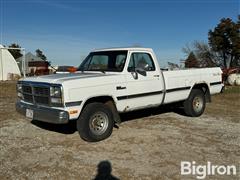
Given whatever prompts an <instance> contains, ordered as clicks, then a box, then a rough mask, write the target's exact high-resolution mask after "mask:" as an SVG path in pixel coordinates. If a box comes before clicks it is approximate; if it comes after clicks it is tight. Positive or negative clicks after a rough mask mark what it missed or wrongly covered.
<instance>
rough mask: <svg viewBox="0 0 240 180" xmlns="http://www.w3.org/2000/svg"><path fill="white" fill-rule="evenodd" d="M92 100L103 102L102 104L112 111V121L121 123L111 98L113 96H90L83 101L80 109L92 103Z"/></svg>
mask: <svg viewBox="0 0 240 180" xmlns="http://www.w3.org/2000/svg"><path fill="white" fill-rule="evenodd" d="M94 102H99V103H103V104H105V105H107V106H108V107H109V108H110V109H111V111H112V113H113V118H114V121H115V122H116V123H121V119H120V116H119V113H118V111H117V108H116V105H115V101H114V100H113V98H112V97H111V96H99V97H92V98H90V99H88V100H87V101H86V102H85V103H84V105H83V108H82V109H84V108H85V106H86V105H87V104H89V103H94Z"/></svg>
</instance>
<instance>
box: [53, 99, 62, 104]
mask: <svg viewBox="0 0 240 180" xmlns="http://www.w3.org/2000/svg"><path fill="white" fill-rule="evenodd" d="M51 103H52V104H61V103H62V98H51Z"/></svg>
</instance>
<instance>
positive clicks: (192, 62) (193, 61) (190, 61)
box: [185, 52, 199, 68]
mask: <svg viewBox="0 0 240 180" xmlns="http://www.w3.org/2000/svg"><path fill="white" fill-rule="evenodd" d="M185 67H186V68H197V67H199V64H198V60H197V58H196V56H195V55H194V53H193V52H191V53H190V54H189V56H188V57H187V59H186V60H185Z"/></svg>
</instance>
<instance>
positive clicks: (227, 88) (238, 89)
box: [223, 86, 240, 94]
mask: <svg viewBox="0 0 240 180" xmlns="http://www.w3.org/2000/svg"><path fill="white" fill-rule="evenodd" d="M223 92H224V93H229V94H235V93H240V86H225V89H224V91H223Z"/></svg>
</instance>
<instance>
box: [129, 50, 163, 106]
mask: <svg viewBox="0 0 240 180" xmlns="http://www.w3.org/2000/svg"><path fill="white" fill-rule="evenodd" d="M152 57H153V56H152V54H151V53H150V52H149V53H146V52H131V54H130V60H129V64H128V68H127V71H128V72H127V75H126V83H127V94H128V96H127V103H126V104H127V105H128V109H127V110H135V109H141V108H145V107H146V106H149V107H152V106H157V105H160V104H161V101H162V98H163V93H162V92H163V83H162V78H161V75H160V71H159V69H158V68H156V66H155V64H154V61H153V58H152ZM141 71H142V72H141Z"/></svg>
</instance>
